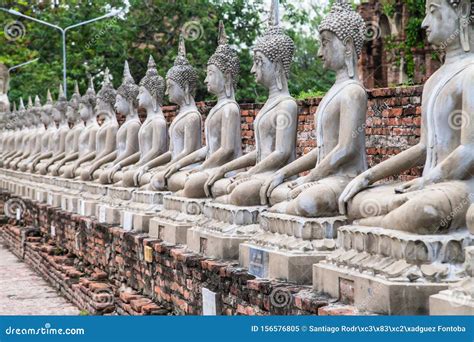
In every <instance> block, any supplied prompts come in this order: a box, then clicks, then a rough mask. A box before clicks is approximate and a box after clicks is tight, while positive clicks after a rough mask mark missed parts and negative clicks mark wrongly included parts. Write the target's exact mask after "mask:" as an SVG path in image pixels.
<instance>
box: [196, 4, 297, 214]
mask: <svg viewBox="0 0 474 342" xmlns="http://www.w3.org/2000/svg"><path fill="white" fill-rule="evenodd" d="M294 50H295V45H294V43H293V41H292V40H291V38H290V37H289V36H287V35H286V34H285V33H284V31H283V29H282V28H281V27H279V17H278V1H272V10H271V18H270V20H269V28H268V30H267V31H266V33H265V34H264V35H263V36H262V37H260V38H259V39H258V40H257V42H256V44H255V47H254V64H253V67H252V73H253V74H254V75H255V78H256V80H257V82H258V83H260V84H261V85H263V86H264V87H265V88H267V89H268V90H269V97H268V100H267V102H266V103H265V105H264V106H263V108H262V109H261V110H260V112H259V113H258V115H257V116H256V118H255V122H254V130H255V147H256V149H255V151H253V152H250V153H248V154H246V155H244V156H242V157H240V158H237V159H235V160H233V161H230V162H228V163H226V164H224V165H223V166H220V167H218V168H217V169H216V170H215V171H214V172H213V174H212V175H211V176H210V177H209V178H208V180H207V181H206V184H205V190H206V194H207V195H211V193H212V196H213V197H217V198H216V201H217V202H220V203H226V204H233V205H237V206H254V205H260V188H261V186H262V185H263V184H264V182H265V180H266V179H268V177H270V176H271V175H272V174H274V173H275V172H276V171H278V170H279V169H281V168H282V167H284V166H285V165H287V164H288V163H291V162H292V161H293V160H294V159H295V156H296V129H297V114H298V113H297V109H298V106H297V103H296V101H295V99H294V98H292V97H291V96H290V93H289V91H288V77H289V74H290V66H291V61H292V59H293V54H294ZM244 168H249V169H248V170H247V171H245V172H242V173H239V174H238V175H237V176H236V177H226V178H224V176H225V175H226V174H227V175H229V173H230V172H232V171H236V170H241V169H244Z"/></svg>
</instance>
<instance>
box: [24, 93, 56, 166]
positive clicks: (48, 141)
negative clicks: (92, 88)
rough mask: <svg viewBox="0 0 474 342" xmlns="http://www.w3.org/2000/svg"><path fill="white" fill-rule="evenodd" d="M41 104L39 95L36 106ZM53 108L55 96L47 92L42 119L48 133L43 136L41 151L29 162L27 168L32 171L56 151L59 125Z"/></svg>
mask: <svg viewBox="0 0 474 342" xmlns="http://www.w3.org/2000/svg"><path fill="white" fill-rule="evenodd" d="M36 105H40V100H39V98H38V97H36V98H35V106H36ZM53 109H54V104H53V98H52V96H51V93H50V92H49V90H48V92H47V96H46V103H45V104H44V105H43V106H42V113H41V121H43V123H44V124H45V127H46V133H45V135H44V137H43V140H42V145H41V146H42V147H41V152H40V154H39V155H38V156H35V157H34V158H33V159H32V161H31V163H29V164H28V167H27V169H28V170H29V171H30V172H33V173H34V172H36V168H37V166H38V164H39V163H40V162H41V161H42V160H45V159H48V158H51V157H52V156H53V153H54V151H55V147H56V145H55V142H56V139H55V138H56V134H57V131H58V127H57V126H56V123H55V122H54V119H53Z"/></svg>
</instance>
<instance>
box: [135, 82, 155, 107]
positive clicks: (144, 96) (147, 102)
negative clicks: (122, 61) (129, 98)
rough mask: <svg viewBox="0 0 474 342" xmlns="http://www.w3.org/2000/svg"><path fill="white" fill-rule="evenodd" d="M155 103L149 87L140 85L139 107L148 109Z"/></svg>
mask: <svg viewBox="0 0 474 342" xmlns="http://www.w3.org/2000/svg"><path fill="white" fill-rule="evenodd" d="M151 105H153V97H152V96H151V94H150V92H149V91H148V89H146V88H145V87H144V86H140V88H139V90H138V107H140V108H143V109H146V108H149V107H150V106H151Z"/></svg>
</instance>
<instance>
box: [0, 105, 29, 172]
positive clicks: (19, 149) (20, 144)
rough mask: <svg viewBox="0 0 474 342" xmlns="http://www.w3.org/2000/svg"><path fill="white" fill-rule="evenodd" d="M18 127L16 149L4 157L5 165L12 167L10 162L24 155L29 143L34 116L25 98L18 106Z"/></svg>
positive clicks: (15, 140)
mask: <svg viewBox="0 0 474 342" xmlns="http://www.w3.org/2000/svg"><path fill="white" fill-rule="evenodd" d="M18 119H20V120H19V122H18V129H17V131H16V133H15V138H14V149H13V150H12V151H11V152H10V153H9V154H8V155H6V156H5V157H4V161H3V167H5V168H10V163H11V162H13V161H14V160H16V158H18V157H20V156H22V155H23V152H24V151H25V147H26V145H27V137H28V135H29V133H30V129H31V126H32V118H31V115H30V113H29V112H28V111H27V110H26V108H25V105H24V104H23V100H22V99H20V106H19V108H18Z"/></svg>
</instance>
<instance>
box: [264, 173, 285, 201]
mask: <svg viewBox="0 0 474 342" xmlns="http://www.w3.org/2000/svg"><path fill="white" fill-rule="evenodd" d="M285 178H286V176H285V174H284V173H283V172H280V171H278V172H277V173H275V174H274V175H273V176H272V177H271V178H269V179H268V180H266V181H265V183H263V185H262V187H261V188H260V203H261V204H262V205H267V204H268V199H269V198H270V196H271V194H272V192H273V190H274V189H275V188H276V187H277V186H279V185H280V184H281V183H283V181H284V180H285Z"/></svg>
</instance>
